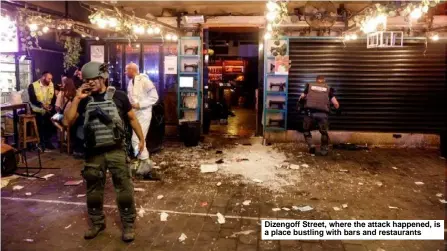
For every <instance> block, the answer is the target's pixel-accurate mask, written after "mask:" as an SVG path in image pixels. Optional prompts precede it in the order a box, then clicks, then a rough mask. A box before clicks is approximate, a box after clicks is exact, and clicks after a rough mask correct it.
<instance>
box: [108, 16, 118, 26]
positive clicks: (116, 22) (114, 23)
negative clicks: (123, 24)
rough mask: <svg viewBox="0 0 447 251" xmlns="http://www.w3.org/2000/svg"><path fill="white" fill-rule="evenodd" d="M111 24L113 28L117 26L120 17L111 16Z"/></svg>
mask: <svg viewBox="0 0 447 251" xmlns="http://www.w3.org/2000/svg"><path fill="white" fill-rule="evenodd" d="M109 26H110V27H112V28H115V27H116V26H118V19H116V18H114V17H111V18H109Z"/></svg>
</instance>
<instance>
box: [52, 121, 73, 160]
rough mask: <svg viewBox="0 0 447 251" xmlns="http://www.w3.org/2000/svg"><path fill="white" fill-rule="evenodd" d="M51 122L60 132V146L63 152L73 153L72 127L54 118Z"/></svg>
mask: <svg viewBox="0 0 447 251" xmlns="http://www.w3.org/2000/svg"><path fill="white" fill-rule="evenodd" d="M51 122H52V123H53V125H54V126H55V127H56V128H57V131H58V132H59V147H60V151H61V153H63V152H67V153H68V154H71V142H70V141H71V139H70V129H69V128H67V127H65V126H64V125H62V124H61V123H59V122H57V121H54V120H52V121H51Z"/></svg>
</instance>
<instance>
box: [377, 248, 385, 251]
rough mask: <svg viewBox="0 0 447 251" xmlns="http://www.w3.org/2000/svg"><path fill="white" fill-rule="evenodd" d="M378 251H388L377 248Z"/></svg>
mask: <svg viewBox="0 0 447 251" xmlns="http://www.w3.org/2000/svg"><path fill="white" fill-rule="evenodd" d="M376 251H386V250H385V249H382V248H377V250H376Z"/></svg>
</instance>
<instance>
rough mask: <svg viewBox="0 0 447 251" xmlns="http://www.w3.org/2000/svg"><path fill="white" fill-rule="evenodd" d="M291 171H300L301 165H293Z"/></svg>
mask: <svg viewBox="0 0 447 251" xmlns="http://www.w3.org/2000/svg"><path fill="white" fill-rule="evenodd" d="M290 169H292V170H298V169H300V165H295V164H291V165H290Z"/></svg>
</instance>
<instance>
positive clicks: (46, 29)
mask: <svg viewBox="0 0 447 251" xmlns="http://www.w3.org/2000/svg"><path fill="white" fill-rule="evenodd" d="M49 30H50V28H48V26H45V27H43V28H42V31H43V32H44V33H47V32H48V31H49Z"/></svg>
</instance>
